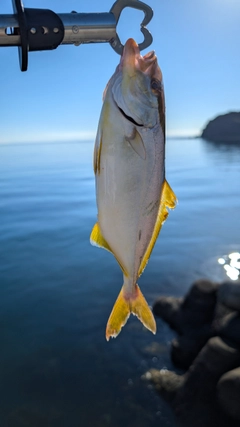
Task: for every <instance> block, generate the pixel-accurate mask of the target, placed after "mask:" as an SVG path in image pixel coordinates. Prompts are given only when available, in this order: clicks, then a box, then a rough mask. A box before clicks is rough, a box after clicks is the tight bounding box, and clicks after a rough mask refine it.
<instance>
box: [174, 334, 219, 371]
mask: <svg viewBox="0 0 240 427" xmlns="http://www.w3.org/2000/svg"><path fill="white" fill-rule="evenodd" d="M212 336H213V330H212V328H211V327H210V326H205V327H202V328H200V329H199V330H197V331H196V330H194V331H193V332H192V333H189V334H188V335H182V336H180V337H178V338H175V339H174V340H173V341H172V347H171V357H172V361H173V363H174V364H175V365H176V366H178V367H179V368H183V369H187V368H189V366H190V365H191V364H192V362H193V361H194V359H195V358H196V357H197V355H198V353H199V351H200V350H201V349H202V348H203V346H204V345H205V344H206V342H207V341H208V339H209V338H211V337H212Z"/></svg>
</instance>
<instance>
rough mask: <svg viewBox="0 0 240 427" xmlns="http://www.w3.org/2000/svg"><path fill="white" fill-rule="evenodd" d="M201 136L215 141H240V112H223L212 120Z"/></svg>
mask: <svg viewBox="0 0 240 427" xmlns="http://www.w3.org/2000/svg"><path fill="white" fill-rule="evenodd" d="M201 137H202V138H204V139H207V140H209V141H214V142H229V143H231V142H239V143H240V112H231V113H227V114H222V115H219V116H217V117H216V118H215V119H213V120H210V121H209V122H208V123H207V126H206V127H205V128H204V129H203V132H202V135H201Z"/></svg>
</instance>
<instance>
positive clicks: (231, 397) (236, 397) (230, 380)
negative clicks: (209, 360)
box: [217, 368, 240, 421]
mask: <svg viewBox="0 0 240 427" xmlns="http://www.w3.org/2000/svg"><path fill="white" fill-rule="evenodd" d="M217 396H218V401H219V403H220V405H221V407H222V408H223V409H224V411H225V412H226V414H228V415H230V416H231V417H232V418H233V419H235V420H239V421H240V368H237V369H233V370H232V371H229V372H227V373H226V374H224V375H223V376H222V377H221V378H220V380H219V382H218V384H217Z"/></svg>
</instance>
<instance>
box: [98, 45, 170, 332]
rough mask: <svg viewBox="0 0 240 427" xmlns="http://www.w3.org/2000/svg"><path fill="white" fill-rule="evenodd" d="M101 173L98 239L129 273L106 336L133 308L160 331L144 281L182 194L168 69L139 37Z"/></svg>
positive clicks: (120, 73)
mask: <svg viewBox="0 0 240 427" xmlns="http://www.w3.org/2000/svg"><path fill="white" fill-rule="evenodd" d="M94 170H95V176H96V196H97V207H98V223H97V224H96V225H95V228H94V229H93V232H92V235H91V242H92V243H93V244H96V245H98V246H101V247H104V248H105V249H108V250H109V251H111V252H112V253H113V254H114V256H115V257H116V259H117V261H118V263H119V265H120V267H121V269H122V271H123V275H124V283H123V288H122V291H121V292H120V295H119V298H118V300H117V302H116V304H115V306H114V309H113V311H112V314H111V316H110V319H109V322H108V325H107V331H106V337H107V339H108V338H109V337H110V336H116V335H117V334H118V333H119V332H120V330H121V327H122V326H123V325H124V324H125V323H126V321H127V318H128V317H129V315H130V313H131V312H132V313H133V314H135V315H137V316H138V317H139V319H140V320H141V321H142V322H143V324H144V325H145V326H146V327H148V328H149V329H150V330H152V332H155V330H156V325H155V321H154V318H153V316H152V313H151V311H150V309H149V307H148V305H147V303H146V301H145V299H144V297H143V295H142V294H141V291H140V289H139V287H138V285H137V279H138V277H139V276H140V275H141V273H142V271H143V270H144V268H145V266H146V264H147V261H148V259H149V256H150V254H151V251H152V249H153V246H154V243H155V241H156V238H157V235H158V234H159V231H160V228H161V225H162V223H163V221H164V220H165V219H166V217H167V209H166V207H167V206H168V207H170V208H173V207H174V206H175V202H176V198H175V195H174V193H173V192H172V190H171V189H170V187H169V186H168V184H167V182H166V181H165V105H164V91H163V84H162V74H161V71H160V68H159V66H158V64H157V58H156V56H155V54H154V52H150V53H149V54H148V55H145V57H142V56H141V55H140V52H139V48H138V46H137V44H136V43H135V41H134V40H133V39H129V40H128V41H127V43H126V45H125V47H124V52H123V56H122V58H121V62H120V64H119V66H118V67H117V69H116V71H115V73H114V75H113V76H112V78H111V79H110V81H109V83H108V85H107V88H106V90H105V93H104V103H103V107H102V112H101V116H100V121H99V127H98V133H97V138H96V143H95V150H94ZM135 306H137V308H136V307H135Z"/></svg>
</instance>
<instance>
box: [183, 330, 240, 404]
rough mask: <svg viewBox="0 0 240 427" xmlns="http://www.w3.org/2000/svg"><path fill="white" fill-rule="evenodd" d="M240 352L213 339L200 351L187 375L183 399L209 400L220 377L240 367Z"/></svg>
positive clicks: (219, 339) (218, 339) (215, 338)
mask: <svg viewBox="0 0 240 427" xmlns="http://www.w3.org/2000/svg"><path fill="white" fill-rule="evenodd" d="M239 360H240V352H239V351H238V350H237V349H236V348H234V347H230V346H229V345H228V344H226V343H225V342H224V341H223V340H222V339H221V338H219V337H213V338H211V339H210V340H208V342H207V344H206V345H205V346H204V347H203V349H202V350H201V351H200V353H199V354H198V356H197V357H196V359H195V360H194V362H193V364H192V365H191V366H190V368H189V370H188V372H187V373H186V377H185V378H186V381H185V385H184V389H183V393H182V396H181V398H184V399H185V398H189V399H190V398H196V397H200V398H202V399H203V400H207V399H208V398H209V396H210V395H212V394H215V388H216V384H217V382H218V380H219V379H220V377H221V376H222V375H223V374H224V373H226V372H227V371H229V370H231V369H234V368H236V367H237V366H238V365H239Z"/></svg>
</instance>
